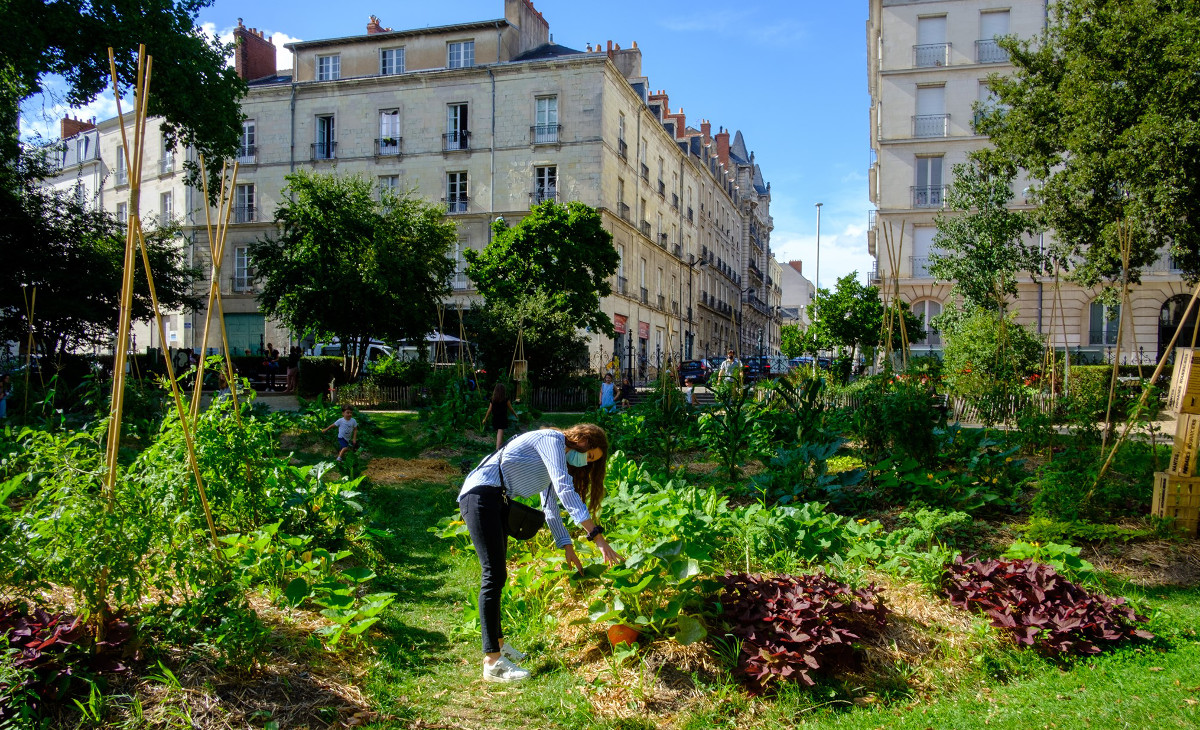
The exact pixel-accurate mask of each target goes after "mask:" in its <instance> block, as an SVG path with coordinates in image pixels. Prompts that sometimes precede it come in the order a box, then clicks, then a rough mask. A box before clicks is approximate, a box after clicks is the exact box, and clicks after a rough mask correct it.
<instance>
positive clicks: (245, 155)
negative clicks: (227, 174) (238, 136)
mask: <svg viewBox="0 0 1200 730" xmlns="http://www.w3.org/2000/svg"><path fill="white" fill-rule="evenodd" d="M237 161H238V164H239V165H253V164H254V163H256V162H257V161H258V148H257V147H256V146H255V145H252V144H248V145H242V146H241V147H238V151H237Z"/></svg>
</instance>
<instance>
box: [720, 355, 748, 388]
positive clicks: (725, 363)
mask: <svg viewBox="0 0 1200 730" xmlns="http://www.w3.org/2000/svg"><path fill="white" fill-rule="evenodd" d="M741 365H742V364H741V363H740V362H738V361H737V358H736V357H734V353H733V348H730V349H729V351H728V352H726V353H725V359H724V360H722V361H721V367H720V368H719V369H718V370H717V382H718V383H731V382H733V380H734V378H736V377H737V372H738V368H740V367H741Z"/></svg>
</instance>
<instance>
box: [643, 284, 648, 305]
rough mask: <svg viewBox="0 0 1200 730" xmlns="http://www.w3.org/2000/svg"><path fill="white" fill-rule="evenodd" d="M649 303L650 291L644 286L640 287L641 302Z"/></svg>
mask: <svg viewBox="0 0 1200 730" xmlns="http://www.w3.org/2000/svg"><path fill="white" fill-rule="evenodd" d="M649 303H650V292H649V291H648V290H647V289H646V287H642V304H649Z"/></svg>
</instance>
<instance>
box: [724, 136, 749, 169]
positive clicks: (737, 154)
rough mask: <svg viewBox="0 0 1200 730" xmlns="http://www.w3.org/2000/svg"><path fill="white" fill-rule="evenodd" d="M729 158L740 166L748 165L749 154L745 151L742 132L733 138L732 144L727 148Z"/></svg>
mask: <svg viewBox="0 0 1200 730" xmlns="http://www.w3.org/2000/svg"><path fill="white" fill-rule="evenodd" d="M729 156H730V157H732V158H733V159H734V161H735V162H737V163H739V164H742V165H749V164H750V153H749V152H747V151H746V140H745V139H743V138H742V130H740V129H739V130H738V131H737V134H735V135H734V136H733V144H732V145H730V147H729Z"/></svg>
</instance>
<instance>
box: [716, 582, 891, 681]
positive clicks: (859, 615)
mask: <svg viewBox="0 0 1200 730" xmlns="http://www.w3.org/2000/svg"><path fill="white" fill-rule="evenodd" d="M721 582H722V583H723V584H724V586H725V590H724V592H723V593H722V595H721V607H722V609H723V617H724V619H725V621H726V622H727V623H728V624H729V633H731V634H732V635H733V636H734V637H736V638H738V639H740V640H741V642H742V646H741V653H740V654H739V657H738V659H739V662H738V667H739V669H740V670H741V671H742V672H743V673H744V675H745V677H746V679H747V680H748V682H749V684H750V685H751V686H752V687H753V688H755V689H756V690H759V691H761V690H765V689H767V688H768V687H770V685H771V684H772V683H773V682H784V681H791V682H798V683H800V684H804V685H807V686H812V685H813V684H815V682H814V680H813V678H812V676H811V674H810V672H822V673H831V672H835V671H837V670H840V669H851V668H853V667H854V665H855V663H856V655H855V651H854V645H853V642H854V641H856V640H859V639H862V638H864V637H866V636H868V635H871V634H874V633H877V632H879V631H880V630H882V629H883V628H885V627H886V626H887V615H888V613H889V611H888V608H887V607H886V606H885V605H884V604H883V601H882V600H881V599H880V598H879V596H878V594H877V593H876V591H875V588H874V586H868V587H865V588H859V589H857V590H854V589H851V588H850V587H849V586H847V585H845V584H843V583H839V582H837V581H835V580H833V579H832V578H830V577H828V576H827V575H825V574H824V573H823V572H817V573H814V574H811V575H800V576H790V575H781V576H777V577H774V578H768V577H764V576H757V575H746V574H737V575H730V574H727V575H726V576H725V577H724V578H722V579H721Z"/></svg>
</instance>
